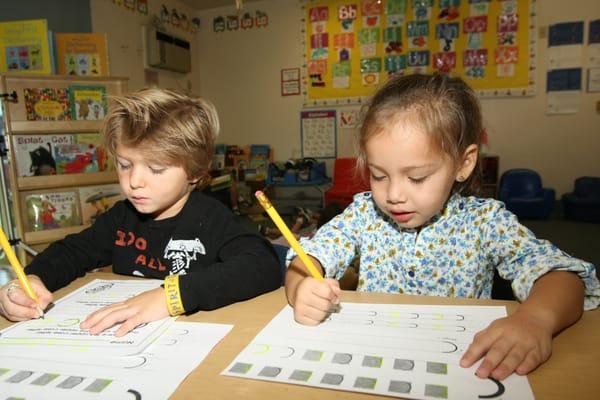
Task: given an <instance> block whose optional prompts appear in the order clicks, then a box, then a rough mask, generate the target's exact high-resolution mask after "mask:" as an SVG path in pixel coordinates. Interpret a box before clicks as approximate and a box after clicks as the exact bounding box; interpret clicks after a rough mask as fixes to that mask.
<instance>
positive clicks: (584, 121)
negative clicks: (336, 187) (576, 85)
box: [198, 0, 600, 196]
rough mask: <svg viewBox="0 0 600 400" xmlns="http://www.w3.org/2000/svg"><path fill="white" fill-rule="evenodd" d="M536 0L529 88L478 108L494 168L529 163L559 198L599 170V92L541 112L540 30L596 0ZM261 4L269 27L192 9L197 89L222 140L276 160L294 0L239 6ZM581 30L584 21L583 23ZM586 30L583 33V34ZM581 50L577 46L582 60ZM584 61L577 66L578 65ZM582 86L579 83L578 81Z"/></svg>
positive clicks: (289, 131) (290, 152) (296, 103)
mask: <svg viewBox="0 0 600 400" xmlns="http://www.w3.org/2000/svg"><path fill="white" fill-rule="evenodd" d="M575 3H576V4H577V6H576V7H575V6H574V3H568V4H567V3H565V2H564V1H562V0H539V1H537V18H538V19H537V24H538V27H539V28H541V31H542V32H541V33H542V34H541V35H540V34H538V36H542V37H538V44H537V47H538V52H537V74H536V75H537V76H536V79H537V94H536V96H534V97H527V98H500V99H484V100H482V107H483V111H484V118H485V123H486V127H487V129H488V131H489V140H490V150H491V151H492V152H493V153H495V154H497V155H499V156H500V170H501V172H502V171H504V170H506V169H509V168H519V167H524V168H532V169H535V170H537V171H538V172H540V174H541V175H542V179H543V182H544V185H546V186H549V187H553V188H554V189H556V190H557V194H558V195H559V196H560V195H561V194H562V193H565V192H568V191H570V190H572V185H573V180H574V179H575V178H576V177H578V176H582V175H595V176H600V162H599V161H598V157H599V154H600V132H599V130H600V129H599V127H600V114H598V113H597V112H596V102H598V101H600V93H593V94H588V93H585V92H584V93H583V95H582V102H581V109H580V111H579V112H578V113H577V114H572V115H553V116H549V115H546V94H545V84H546V78H545V76H546V65H547V37H545V36H547V34H546V35H545V36H544V33H543V31H544V29H545V30H546V31H547V28H548V25H549V24H552V23H558V22H568V21H576V20H584V21H586V23H587V22H588V21H590V20H591V19H595V18H599V17H600V2H599V1H598V0H577V1H576V2H575ZM257 9H258V10H262V11H265V12H267V14H268V15H269V26H268V27H267V28H264V29H255V28H253V29H250V30H240V31H233V32H231V31H230V32H228V31H225V32H220V33H215V32H213V29H212V20H213V18H214V17H215V16H218V15H222V16H226V15H231V14H233V13H234V12H235V11H234V7H233V6H231V7H223V8H217V9H211V10H208V11H204V12H200V13H199V15H200V16H201V19H202V27H201V30H200V34H199V45H198V46H199V57H200V66H199V68H200V69H199V81H200V93H201V95H203V96H205V97H207V98H209V99H211V100H212V101H213V102H214V103H215V104H216V106H217V109H218V110H219V113H220V116H221V121H222V135H221V139H220V140H221V141H222V142H224V143H239V144H247V143H270V144H271V145H272V146H273V148H274V150H275V157H276V159H284V160H285V159H287V158H289V157H298V156H299V155H300V117H299V113H300V110H301V109H302V99H301V97H300V96H288V97H281V95H280V71H281V69H282V68H291V67H300V66H301V65H302V54H303V53H302V47H301V35H300V26H301V25H300V24H301V22H300V18H301V12H300V9H299V2H298V0H265V1H258V2H252V3H246V4H245V10H246V11H250V12H252V13H254V11H255V10H257ZM586 29H587V25H586ZM586 35H587V32H586ZM585 55H586V52H585V50H584V60H585ZM584 66H585V64H584ZM584 86H585V82H584ZM352 135H353V132H352V131H349V130H338V156H349V155H352V154H353V152H354V149H353V141H352Z"/></svg>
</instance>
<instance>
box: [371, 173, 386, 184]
mask: <svg viewBox="0 0 600 400" xmlns="http://www.w3.org/2000/svg"><path fill="white" fill-rule="evenodd" d="M371 179H373V180H374V181H376V182H379V181H382V180H384V179H385V175H375V174H373V173H371Z"/></svg>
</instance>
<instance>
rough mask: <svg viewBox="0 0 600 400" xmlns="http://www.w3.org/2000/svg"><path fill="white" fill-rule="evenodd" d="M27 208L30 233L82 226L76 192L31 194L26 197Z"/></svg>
mask: <svg viewBox="0 0 600 400" xmlns="http://www.w3.org/2000/svg"><path fill="white" fill-rule="evenodd" d="M25 207H26V210H27V222H28V229H29V230H30V231H43V230H47V229H55V228H65V227H68V226H76V225H81V217H80V214H79V201H78V198H77V192H75V191H60V192H46V193H37V194H30V195H28V196H25Z"/></svg>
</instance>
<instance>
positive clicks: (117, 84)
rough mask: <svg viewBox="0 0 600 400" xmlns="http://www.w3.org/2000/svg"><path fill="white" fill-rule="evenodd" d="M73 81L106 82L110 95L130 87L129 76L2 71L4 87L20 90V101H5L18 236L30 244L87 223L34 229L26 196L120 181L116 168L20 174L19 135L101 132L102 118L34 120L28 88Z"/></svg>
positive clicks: (38, 245) (0, 88)
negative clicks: (30, 115) (28, 103)
mask: <svg viewBox="0 0 600 400" xmlns="http://www.w3.org/2000/svg"><path fill="white" fill-rule="evenodd" d="M72 85H81V86H104V87H105V89H106V95H107V96H110V95H116V94H122V93H125V92H126V91H127V78H118V77H84V76H65V75H43V76H42V75H38V76H36V75H17V74H2V75H1V76H0V91H1V92H2V93H12V92H13V91H14V92H16V94H17V101H16V102H13V101H4V106H5V107H4V130H5V137H6V144H7V147H8V151H9V154H8V156H9V178H10V182H11V184H10V186H11V193H12V206H13V211H14V223H15V225H16V230H17V235H18V236H17V237H18V238H20V239H21V240H22V241H23V242H25V243H26V244H27V245H29V246H30V247H32V248H34V249H36V250H41V249H43V248H45V247H46V246H48V244H50V243H51V242H53V241H55V240H58V239H61V238H63V237H64V236H65V235H67V234H70V233H76V232H79V231H81V230H82V229H83V228H85V227H86V226H87V225H85V224H84V225H77V226H69V227H63V228H54V229H47V230H40V231H32V230H30V229H29V228H28V224H27V209H26V206H25V197H26V196H27V195H28V194H35V193H39V192H40V191H48V192H51V191H53V190H61V189H69V188H73V190H75V191H76V190H77V188H79V187H82V186H91V185H102V184H111V183H117V182H118V179H117V175H116V173H115V172H114V171H102V172H91V173H73V174H61V175H42V176H19V173H18V168H17V158H16V154H15V152H16V151H18V149H16V146H15V138H16V137H18V136H27V135H57V134H61V135H62V134H81V133H84V134H85V133H98V132H99V131H100V128H101V125H102V121H101V120H57V121H30V120H27V112H26V107H25V101H24V94H23V93H24V89H28V88H68V87H70V86H72Z"/></svg>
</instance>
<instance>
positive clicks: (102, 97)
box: [69, 85, 108, 120]
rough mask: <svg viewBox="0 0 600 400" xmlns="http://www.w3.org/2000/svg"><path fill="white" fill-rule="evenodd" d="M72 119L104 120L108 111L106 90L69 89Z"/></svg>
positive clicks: (90, 88) (78, 87)
mask: <svg viewBox="0 0 600 400" xmlns="http://www.w3.org/2000/svg"><path fill="white" fill-rule="evenodd" d="M69 95H70V97H69V99H70V102H71V118H72V119H74V120H99V119H104V116H105V115H106V111H107V107H108V105H107V102H106V88H105V87H104V86H78V85H73V86H71V87H69Z"/></svg>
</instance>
